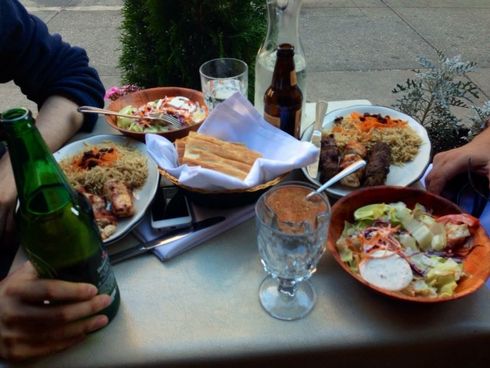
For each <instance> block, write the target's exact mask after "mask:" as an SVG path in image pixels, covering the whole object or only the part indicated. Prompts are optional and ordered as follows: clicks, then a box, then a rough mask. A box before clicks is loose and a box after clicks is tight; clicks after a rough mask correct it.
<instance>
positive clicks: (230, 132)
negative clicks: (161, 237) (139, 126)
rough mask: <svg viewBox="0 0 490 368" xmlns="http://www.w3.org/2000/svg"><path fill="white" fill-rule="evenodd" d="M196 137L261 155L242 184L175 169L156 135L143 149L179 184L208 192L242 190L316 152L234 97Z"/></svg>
mask: <svg viewBox="0 0 490 368" xmlns="http://www.w3.org/2000/svg"><path fill="white" fill-rule="evenodd" d="M198 132H199V133H203V134H208V135H212V136H214V137H217V138H220V139H223V140H225V141H230V142H240V143H244V144H245V145H247V147H248V148H250V149H252V150H255V151H258V152H260V153H261V154H262V156H263V157H262V158H259V159H258V160H257V161H256V162H255V163H254V165H253V166H252V169H251V171H250V173H249V174H248V176H247V177H246V178H245V180H239V179H237V178H234V177H232V176H229V175H225V174H222V173H219V172H217V171H214V170H209V169H204V168H201V167H198V166H193V167H190V166H187V165H182V166H177V152H176V150H175V147H174V145H173V143H172V142H170V141H169V140H167V139H166V138H164V137H161V136H159V135H155V134H147V135H146V147H147V150H148V152H149V154H150V155H151V157H152V158H153V159H154V160H155V161H156V162H157V164H158V165H159V166H160V167H161V168H163V169H165V170H166V171H168V172H169V173H170V174H171V175H173V176H174V177H176V178H178V179H179V182H180V183H181V184H184V185H187V186H189V187H192V188H201V189H208V190H216V189H244V188H250V187H253V186H255V185H258V184H262V183H265V182H267V181H269V180H272V179H274V178H276V177H277V176H279V175H281V174H284V173H286V172H289V171H291V170H293V169H298V168H301V167H303V166H306V165H308V164H310V163H312V162H314V161H315V157H316V155H317V154H318V148H316V147H315V146H314V145H312V144H311V143H309V142H302V141H299V140H297V139H295V138H293V137H292V136H290V135H289V134H287V133H285V132H283V131H282V130H280V129H277V128H275V127H273V126H272V125H271V124H269V123H267V122H266V121H265V120H264V119H262V117H261V116H260V114H259V113H258V112H257V110H255V108H254V107H253V106H252V104H251V103H250V102H249V101H248V100H247V99H246V98H245V97H243V96H242V95H241V94H240V93H238V92H237V93H235V94H234V95H233V96H231V97H230V98H228V99H227V100H226V101H224V102H222V103H221V104H219V105H218V106H217V107H216V108H215V109H214V110H213V111H212V112H211V113H210V114H209V116H208V118H207V119H206V121H205V122H204V123H203V124H202V125H201V127H200V128H199V130H198Z"/></svg>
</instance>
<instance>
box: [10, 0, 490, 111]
mask: <svg viewBox="0 0 490 368" xmlns="http://www.w3.org/2000/svg"><path fill="white" fill-rule="evenodd" d="M264 1H265V0H264ZM21 3H23V4H24V5H25V6H26V7H27V8H28V10H29V11H31V12H32V13H33V14H35V15H37V16H39V17H40V18H41V19H43V20H44V21H45V22H46V23H47V24H48V27H49V29H50V31H52V32H55V33H60V34H61V35H62V36H63V38H64V39H65V40H66V41H68V42H70V43H71V44H73V45H78V46H81V47H84V48H85V49H86V50H87V52H88V54H89V57H90V59H91V63H92V65H93V66H94V67H95V68H96V69H97V70H98V71H99V74H100V76H101V79H102V81H103V83H104V85H105V86H106V88H109V87H111V86H114V85H120V71H119V69H118V58H119V55H120V52H121V50H120V49H121V46H120V42H119V27H120V24H121V12H120V10H121V6H122V3H123V1H122V0H103V1H102V0H21ZM489 19H490V0H304V1H303V7H302V11H301V19H300V37H301V40H302V42H303V46H304V50H305V54H306V60H307V96H308V97H307V98H308V101H315V100H317V99H326V100H330V101H331V100H351V99H368V100H370V101H371V102H373V103H375V104H381V105H387V106H388V105H391V104H392V103H394V102H395V100H396V97H397V96H396V95H393V93H392V89H393V88H394V87H395V85H396V84H397V83H401V82H403V81H405V80H406V78H408V77H412V76H413V72H412V69H414V68H418V67H419V64H418V62H417V59H416V58H417V56H422V55H423V56H426V57H429V58H432V59H433V60H435V58H436V50H441V51H443V52H444V53H446V54H447V55H449V56H454V55H458V54H461V55H462V57H463V59H464V60H471V61H475V62H477V64H478V70H477V71H475V72H472V73H470V74H469V76H468V77H469V78H471V80H472V81H473V82H474V83H476V84H477V85H478V87H479V88H480V92H481V99H480V100H481V101H480V103H481V102H482V101H486V100H490V57H489V52H490V51H489V50H490V37H489V33H490V26H489ZM258 47H259V45H257V49H258ZM252 77H253V76H250V78H252ZM0 101H1V102H0V108H1V110H2V111H3V110H4V109H6V108H8V107H11V106H20V105H24V106H26V105H27V106H28V107H30V108H32V109H34V110H35V109H36V107H35V105H34V104H32V103H30V102H28V101H27V100H26V99H25V98H24V96H23V95H22V94H21V93H20V91H19V90H18V88H17V87H16V86H15V85H14V84H13V83H7V84H4V85H0Z"/></svg>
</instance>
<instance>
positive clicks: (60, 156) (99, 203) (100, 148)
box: [54, 135, 159, 244]
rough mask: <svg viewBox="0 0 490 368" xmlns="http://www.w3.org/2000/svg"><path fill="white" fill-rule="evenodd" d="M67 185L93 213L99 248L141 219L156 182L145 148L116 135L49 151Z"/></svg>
mask: <svg viewBox="0 0 490 368" xmlns="http://www.w3.org/2000/svg"><path fill="white" fill-rule="evenodd" d="M54 157H55V158H56V160H57V161H58V162H59V164H60V166H61V168H62V169H63V171H64V172H65V174H66V176H67V178H68V180H69V182H70V184H71V185H72V186H73V187H74V188H75V189H76V190H77V191H78V192H79V193H81V194H82V195H84V196H85V197H86V198H87V199H88V201H89V202H90V204H91V205H92V209H93V211H94V217H95V221H96V223H97V226H98V228H99V231H100V234H101V237H102V240H103V242H104V244H109V243H112V242H114V241H115V240H117V239H119V238H120V237H121V236H123V235H125V234H126V233H127V232H128V231H130V230H131V229H132V228H133V227H134V226H135V225H136V224H137V223H138V222H139V220H141V218H142V217H143V215H144V213H145V211H146V209H147V208H148V206H149V204H150V203H151V201H152V199H153V197H154V195H155V192H156V189H157V187H158V183H159V173H158V169H157V165H156V164H155V163H154V161H153V160H152V159H151V158H149V157H148V156H147V154H146V146H145V145H144V144H143V143H141V142H137V141H135V140H133V139H131V138H129V137H125V136H122V135H98V136H94V137H90V138H87V139H83V140H80V141H76V142H73V143H70V144H68V145H66V146H65V147H63V148H61V149H60V150H59V151H57V152H55V153H54Z"/></svg>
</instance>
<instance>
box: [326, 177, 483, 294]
mask: <svg viewBox="0 0 490 368" xmlns="http://www.w3.org/2000/svg"><path fill="white" fill-rule="evenodd" d="M396 202H403V203H405V204H406V207H407V208H414V206H415V205H416V204H417V203H418V204H421V205H422V206H424V207H425V208H426V209H427V211H428V212H429V213H431V214H433V215H434V216H436V217H437V216H443V215H454V214H462V213H463V210H461V209H460V208H459V207H458V206H457V205H456V204H454V203H453V202H451V201H449V200H447V199H445V198H443V197H441V196H438V195H434V194H432V193H429V192H427V191H424V190H420V189H415V188H408V187H396V186H377V187H371V188H366V189H360V190H357V191H355V192H352V193H350V194H349V195H347V196H345V197H343V198H341V199H340V200H339V201H337V202H336V203H335V205H334V206H333V208H332V220H331V223H330V229H329V234H328V240H327V247H328V249H329V251H330V253H331V254H332V256H333V257H334V259H335V260H336V261H337V263H338V264H339V265H340V267H342V269H343V270H344V271H346V272H347V273H348V274H349V275H351V276H352V277H354V278H355V279H356V280H357V281H359V282H360V283H362V284H363V285H365V286H367V287H369V288H371V289H373V290H375V291H376V292H378V293H381V294H383V295H386V296H389V297H393V298H396V299H401V300H405V301H412V302H422V303H436V302H444V301H449V300H455V299H459V298H462V297H464V296H467V295H469V294H471V293H473V292H475V291H476V290H478V289H479V288H480V287H481V286H483V285H484V284H485V281H486V280H487V278H488V277H489V275H490V239H489V238H488V236H487V234H486V232H485V230H484V228H483V227H482V226H481V225H479V224H477V225H475V230H474V232H472V237H473V239H472V241H473V244H474V246H473V247H472V248H471V250H470V251H469V253H468V254H466V255H465V256H464V257H463V259H462V262H463V263H462V264H463V267H462V268H463V274H464V276H463V277H462V278H461V279H460V280H459V281H458V282H457V287H456V289H455V290H454V292H453V293H452V295H446V296H439V295H435V296H419V295H409V294H406V293H403V292H401V291H393V290H389V288H382V287H379V286H376V285H374V284H376V283H374V284H373V283H372V282H368V281H366V279H365V278H363V277H362V276H361V275H360V273H359V272H355V271H353V270H352V269H351V267H349V265H348V264H347V263H346V262H344V261H343V260H342V257H341V254H340V251H339V248H338V247H337V241H338V240H339V238H340V237H341V236H342V232H343V230H344V226H345V222H349V223H353V222H354V212H355V211H356V210H358V209H359V208H361V207H364V206H367V205H371V204H378V203H386V204H388V203H396ZM360 264H361V263H359V265H360Z"/></svg>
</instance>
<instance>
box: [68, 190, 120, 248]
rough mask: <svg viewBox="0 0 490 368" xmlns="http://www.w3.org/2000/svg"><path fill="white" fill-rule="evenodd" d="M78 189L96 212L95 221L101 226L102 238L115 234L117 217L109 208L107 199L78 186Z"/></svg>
mask: <svg viewBox="0 0 490 368" xmlns="http://www.w3.org/2000/svg"><path fill="white" fill-rule="evenodd" d="M77 190H78V191H79V192H80V193H81V194H83V196H84V197H85V198H87V199H88V201H89V202H90V205H91V206H92V211H93V213H94V218H95V223H96V224H97V227H98V228H99V232H100V236H101V237H102V239H107V238H108V237H110V236H111V235H112V234H114V233H115V232H116V227H117V218H116V216H114V215H113V214H112V213H111V212H110V211H109V210H107V208H106V206H107V203H106V201H105V199H104V198H102V197H100V196H98V195H96V194H92V193H88V192H86V191H85V190H84V189H83V188H82V189H80V188H77Z"/></svg>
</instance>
